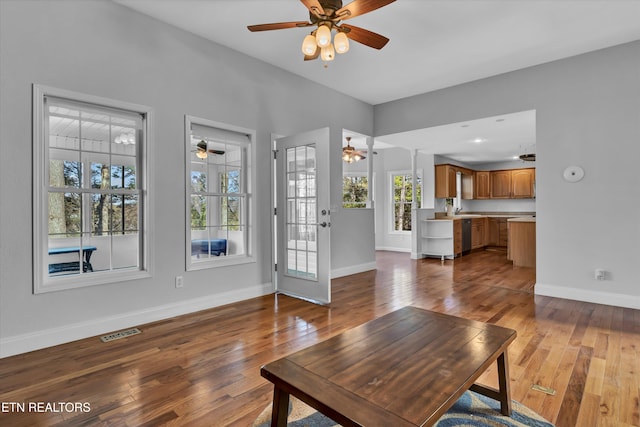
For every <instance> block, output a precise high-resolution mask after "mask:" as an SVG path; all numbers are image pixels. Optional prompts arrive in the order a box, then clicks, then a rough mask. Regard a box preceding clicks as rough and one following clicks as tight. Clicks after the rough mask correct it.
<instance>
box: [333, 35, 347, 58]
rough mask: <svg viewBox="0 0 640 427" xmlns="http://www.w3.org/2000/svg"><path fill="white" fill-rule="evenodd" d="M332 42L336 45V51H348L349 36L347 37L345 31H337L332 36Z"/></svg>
mask: <svg viewBox="0 0 640 427" xmlns="http://www.w3.org/2000/svg"><path fill="white" fill-rule="evenodd" d="M333 44H334V45H335V47H336V52H337V53H347V52H349V38H348V37H347V34H346V33H343V32H342V31H339V32H338V33H337V34H336V36H335V37H334V38H333Z"/></svg>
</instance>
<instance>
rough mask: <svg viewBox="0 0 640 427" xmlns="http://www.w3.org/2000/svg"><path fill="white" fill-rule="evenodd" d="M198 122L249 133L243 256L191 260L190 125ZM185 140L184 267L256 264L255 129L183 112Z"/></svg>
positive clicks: (204, 267) (192, 268)
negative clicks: (254, 248) (254, 249)
mask: <svg viewBox="0 0 640 427" xmlns="http://www.w3.org/2000/svg"><path fill="white" fill-rule="evenodd" d="M192 124H198V125H202V126H208V127H212V128H217V129H223V130H227V131H231V132H238V133H242V134H245V135H248V136H249V143H248V147H247V152H248V155H247V156H246V157H247V158H246V165H245V169H246V170H245V171H243V176H244V178H245V181H246V185H247V187H246V189H245V191H246V215H247V224H246V229H247V232H246V237H245V240H246V241H245V245H246V247H245V253H244V254H242V255H227V256H220V257H216V258H209V259H207V260H206V261H198V262H191V155H190V144H191V125H192ZM184 141H185V163H184V164H185V241H184V251H185V252H184V253H185V270H186V271H192V270H204V269H208V268H216V267H224V266H229V265H239V264H249V263H255V262H256V260H255V257H254V255H253V247H254V244H255V241H256V226H255V224H256V213H255V208H254V203H253V201H254V199H255V194H254V191H255V188H256V173H255V166H254V162H255V160H254V159H255V158H256V152H255V150H256V144H255V141H256V131H255V130H253V129H247V128H243V127H240V126H234V125H229V124H227V123H221V122H216V121H213V120H208V119H203V118H200V117H195V116H190V115H185V116H184Z"/></svg>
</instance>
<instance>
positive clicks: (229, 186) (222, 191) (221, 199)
mask: <svg viewBox="0 0 640 427" xmlns="http://www.w3.org/2000/svg"><path fill="white" fill-rule="evenodd" d="M186 128H187V129H188V135H187V143H188V156H187V157H188V165H187V170H188V177H187V179H188V183H189V184H188V192H187V193H188V201H187V206H188V216H187V218H188V220H189V223H188V227H187V228H188V230H187V235H188V239H187V240H188V242H187V248H186V249H187V260H186V263H187V269H199V268H206V267H212V266H219V265H227V264H234V263H241V262H247V261H250V260H251V258H250V250H249V248H250V243H251V242H250V233H249V221H250V217H251V216H250V209H249V200H250V192H249V190H250V187H251V186H250V182H249V177H250V176H251V171H250V159H249V157H250V155H251V149H250V148H251V141H252V133H251V131H248V130H247V131H244V130H241V129H238V128H234V127H231V126H227V125H224V124H220V123H216V122H212V121H209V120H206V119H199V118H195V117H190V116H187V118H186Z"/></svg>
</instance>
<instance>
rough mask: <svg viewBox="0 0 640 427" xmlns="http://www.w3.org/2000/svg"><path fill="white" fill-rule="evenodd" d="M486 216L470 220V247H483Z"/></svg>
mask: <svg viewBox="0 0 640 427" xmlns="http://www.w3.org/2000/svg"><path fill="white" fill-rule="evenodd" d="M486 220H487V219H486V218H473V219H472V220H471V249H478V248H482V247H484V246H485V245H486V244H485V235H484V234H485V222H486Z"/></svg>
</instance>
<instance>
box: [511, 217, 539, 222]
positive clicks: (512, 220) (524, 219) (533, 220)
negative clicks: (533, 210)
mask: <svg viewBox="0 0 640 427" xmlns="http://www.w3.org/2000/svg"><path fill="white" fill-rule="evenodd" d="M507 222H536V217H535V216H524V217H520V218H509V219H508V220H507Z"/></svg>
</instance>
